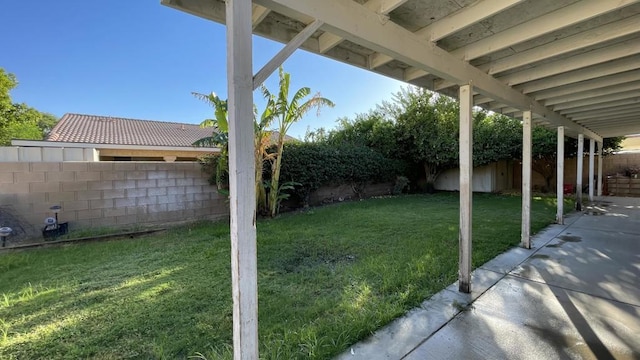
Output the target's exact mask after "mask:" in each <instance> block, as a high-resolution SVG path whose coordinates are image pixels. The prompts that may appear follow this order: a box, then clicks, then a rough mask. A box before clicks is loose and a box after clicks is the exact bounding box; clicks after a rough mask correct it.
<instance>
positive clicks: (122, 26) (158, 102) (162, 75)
mask: <svg viewBox="0 0 640 360" xmlns="http://www.w3.org/2000/svg"><path fill="white" fill-rule="evenodd" d="M0 27H1V28H2V34H3V44H2V47H1V48H0V67H2V68H4V69H5V71H7V72H11V73H14V74H15V75H16V76H17V78H18V81H19V82H20V84H19V85H18V87H17V88H16V89H15V90H14V91H13V92H12V96H13V100H14V101H15V102H24V103H27V104H28V105H30V106H33V107H35V108H37V109H38V110H40V111H46V112H50V113H52V114H54V115H56V116H58V117H60V116H62V115H63V114H64V113H67V112H71V113H85V114H94V115H109V116H119V117H129V118H138V119H148V120H162V121H177V122H185V123H199V122H200V121H201V120H202V119H204V118H207V117H210V114H211V109H210V108H209V107H208V106H207V105H206V104H205V103H203V102H201V101H199V100H197V99H195V98H194V97H193V96H192V95H191V92H192V91H197V92H202V93H208V92H210V91H214V92H215V93H217V94H218V95H219V96H220V97H222V98H226V96H227V95H226V93H227V84H226V81H227V79H226V47H225V27H224V26H222V25H220V24H217V23H213V22H211V21H206V20H203V19H200V18H197V17H195V16H192V15H188V14H186V13H182V12H179V11H177V10H174V9H171V8H168V7H165V6H162V5H160V3H159V0H135V1H113V0H90V1H78V0H58V1H42V0H20V1H5V2H3V4H2V10H1V11H0ZM282 47H283V45H282V44H280V43H276V42H272V41H270V40H266V39H263V38H259V37H254V45H253V51H254V56H253V66H254V69H255V70H254V72H255V71H257V70H259V69H260V68H261V67H262V65H264V64H265V63H266V62H267V61H268V60H269V59H270V58H271V57H272V56H273V55H275V54H276V53H277V52H278V51H279V50H280V49H281V48H282ZM284 68H285V71H287V72H289V73H291V78H292V90H295V89H298V88H300V87H302V86H309V87H310V88H311V90H312V91H313V92H317V91H319V92H321V93H322V95H323V96H324V97H327V98H329V99H331V100H332V101H334V102H335V103H336V107H335V108H333V109H324V110H323V111H322V114H321V115H320V117H317V116H316V114H315V112H313V113H312V114H309V115H307V117H306V118H304V119H303V120H302V121H301V122H299V123H298V124H295V125H294V126H293V127H292V128H291V130H290V133H289V134H290V135H293V136H296V137H302V136H303V135H304V133H305V131H306V129H307V128H311V129H315V128H318V127H321V126H323V127H326V128H331V127H334V126H335V121H336V119H338V118H340V117H345V116H346V117H350V118H353V117H354V115H355V114H356V113H363V112H367V111H368V110H369V109H371V108H373V107H375V104H377V103H379V102H381V101H382V100H385V99H390V97H391V94H392V93H394V92H397V91H398V90H399V89H400V87H401V86H402V83H400V82H398V81H395V80H392V79H390V78H387V77H384V76H381V75H377V74H374V73H371V72H368V71H365V70H362V69H359V68H355V67H352V66H349V65H346V64H342V63H339V62H337V61H333V60H330V59H327V58H324V57H321V56H318V55H314V54H311V53H308V52H305V51H302V50H298V51H296V52H295V54H294V55H293V56H292V57H291V58H289V59H288V60H287V62H286V63H285V64H284ZM266 84H267V86H268V87H269V88H270V89H271V90H272V92H275V91H277V74H274V75H272V76H271V77H270V78H269V80H267V83H266ZM259 98H260V94H259V92H256V94H255V96H254V99H256V102H257V103H258V105H260V102H259V101H258V99H259Z"/></svg>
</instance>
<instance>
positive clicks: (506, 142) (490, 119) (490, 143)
mask: <svg viewBox="0 0 640 360" xmlns="http://www.w3.org/2000/svg"><path fill="white" fill-rule="evenodd" d="M521 148H522V123H521V122H520V121H519V120H517V119H513V118H510V117H507V116H504V115H501V114H489V115H488V114H487V113H486V112H484V111H481V112H477V113H476V114H475V116H474V125H473V162H474V165H475V166H481V165H486V164H489V163H492V162H496V161H499V160H511V159H517V158H519V157H520V154H521V152H522V150H521Z"/></svg>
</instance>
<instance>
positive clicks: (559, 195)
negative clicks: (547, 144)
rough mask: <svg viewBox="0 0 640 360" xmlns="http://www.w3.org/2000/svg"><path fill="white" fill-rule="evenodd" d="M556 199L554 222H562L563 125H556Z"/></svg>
mask: <svg viewBox="0 0 640 360" xmlns="http://www.w3.org/2000/svg"><path fill="white" fill-rule="evenodd" d="M556 153H557V154H556V158H557V161H558V163H557V166H556V199H557V201H558V204H557V206H558V211H557V213H556V222H557V223H558V224H560V225H562V224H564V126H558V149H557V150H556Z"/></svg>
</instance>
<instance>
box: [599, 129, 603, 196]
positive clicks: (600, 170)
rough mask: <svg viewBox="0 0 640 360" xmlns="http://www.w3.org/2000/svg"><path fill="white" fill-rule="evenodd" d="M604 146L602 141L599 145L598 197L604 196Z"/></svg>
mask: <svg viewBox="0 0 640 360" xmlns="http://www.w3.org/2000/svg"><path fill="white" fill-rule="evenodd" d="M602 145H603V142H602V141H601V142H599V143H598V196H602Z"/></svg>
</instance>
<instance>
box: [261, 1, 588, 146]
mask: <svg viewBox="0 0 640 360" xmlns="http://www.w3.org/2000/svg"><path fill="white" fill-rule="evenodd" d="M256 2H257V3H259V4H260V5H262V6H265V7H267V8H270V9H272V10H274V11H276V12H278V13H281V14H284V15H286V16H290V17H293V18H299V17H301V16H302V15H306V16H310V14H313V16H314V17H315V18H317V19H318V20H321V21H323V22H324V23H325V25H326V26H327V28H328V29H331V30H330V31H331V32H332V33H335V34H338V35H340V36H342V37H344V38H345V39H347V40H349V41H352V42H354V43H357V44H360V45H362V46H366V47H368V48H370V49H373V50H377V51H379V52H383V53H387V54H389V55H391V56H393V57H394V58H396V59H400V60H402V61H403V62H405V63H407V64H410V65H413V66H414V67H419V68H421V69H422V70H424V71H427V72H429V73H432V74H436V75H437V76H440V77H442V78H445V79H449V80H451V81H455V82H457V83H460V84H464V83H468V82H469V81H472V82H473V84H474V87H475V88H476V89H477V91H478V92H479V93H482V94H485V95H486V96H488V97H491V98H494V99H498V100H499V101H501V102H504V103H508V104H510V105H511V106H514V107H519V108H522V109H529V108H530V109H531V111H532V112H534V113H536V114H539V115H541V116H543V117H546V118H547V119H549V121H551V122H554V123H556V124H557V125H562V126H566V127H568V128H570V129H572V130H574V131H576V132H579V133H584V134H585V135H587V136H588V137H589V138H594V139H600V136H599V135H598V134H596V133H594V132H592V131H590V130H588V129H586V128H582V127H580V126H577V124H575V123H573V122H571V121H569V120H568V119H566V118H564V117H562V116H560V115H558V114H557V113H555V112H553V111H551V110H550V109H548V108H546V107H544V106H543V105H542V104H539V103H537V102H535V101H534V100H533V99H531V98H529V97H527V96H525V95H523V94H521V93H520V92H518V91H516V90H514V89H512V88H511V87H509V86H506V85H505V84H503V83H501V82H500V81H498V80H496V79H494V78H493V77H491V76H490V75H487V74H486V73H484V72H482V71H480V70H479V69H477V68H475V67H473V66H471V65H469V64H468V63H466V62H464V61H462V60H459V59H456V58H455V57H454V56H453V55H451V54H449V53H447V52H446V51H444V50H442V49H440V48H439V47H437V46H436V45H435V44H433V43H426V44H425V42H424V41H423V40H422V39H421V38H420V37H419V36H417V35H415V34H413V33H411V32H410V31H408V30H406V29H404V28H402V27H401V26H399V25H396V24H394V23H393V22H381V21H380V19H379V17H378V14H377V13H375V12H373V11H371V10H369V9H367V8H365V7H364V6H361V5H359V4H357V3H355V2H353V1H350V0H325V1H323V6H317V3H316V2H314V1H312V0H257V1H256Z"/></svg>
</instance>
